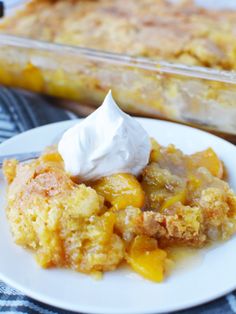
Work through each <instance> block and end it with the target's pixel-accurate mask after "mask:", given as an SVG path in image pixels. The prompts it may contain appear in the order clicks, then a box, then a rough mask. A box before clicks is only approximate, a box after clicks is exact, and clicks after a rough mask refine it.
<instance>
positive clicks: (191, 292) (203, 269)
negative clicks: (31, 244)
mask: <svg viewBox="0 0 236 314" xmlns="http://www.w3.org/2000/svg"><path fill="white" fill-rule="evenodd" d="M138 120H139V121H140V123H141V124H142V125H143V127H144V128H145V129H146V130H147V131H148V133H149V134H150V136H153V137H155V138H156V139H157V140H158V141H159V142H160V143H161V144H164V145H167V144H169V143H174V144H176V145H177V147H179V148H181V149H182V150H183V151H184V152H186V153H192V152H195V151H197V150H202V149H204V148H206V147H208V146H211V147H213V148H214V149H215V151H216V152H217V153H218V154H219V156H220V158H221V159H222V160H223V161H224V163H225V165H226V167H227V168H228V170H229V174H230V177H229V180H230V184H231V186H232V187H233V188H234V190H236V148H235V146H233V145H232V144H229V143H228V142H226V141H224V140H222V139H220V138H217V137H215V136H213V135H210V134H208V133H205V132H202V131H199V130H196V129H193V128H190V127H186V126H181V125H178V124H174V123H168V122H161V121H157V120H151V119H138ZM74 123H75V121H67V122H62V123H56V124H51V125H47V126H43V127H40V128H37V129H34V130H31V131H28V132H25V133H23V134H20V135H18V136H16V137H14V138H12V139H10V140H8V141H6V142H5V143H3V144H2V145H0V154H10V153H16V152H27V151H34V150H37V151H38V150H42V149H43V148H44V147H45V146H46V145H49V144H50V143H52V142H53V141H54V140H55V138H57V136H58V134H60V133H61V132H62V131H64V130H65V129H67V128H68V127H69V126H71V125H72V124H74ZM4 189H5V188H4V182H3V179H2V178H0V252H1V253H0V254H1V258H0V279H2V280H4V281H5V282H6V283H8V284H10V285H11V286H13V287H15V288H16V289H19V290H21V291H22V292H23V293H25V294H27V295H28V296H30V297H32V298H34V299H37V300H39V301H42V302H45V303H48V304H51V305H54V306H58V307H61V308H64V309H67V310H74V311H79V312H86V313H96V314H98V313H102V314H105V313H107V314H114V313H135V314H138V313H160V312H169V311H174V310H179V309H184V308H188V307H191V306H194V305H198V304H201V303H204V302H207V301H211V300H213V299H215V298H217V297H219V296H222V295H224V294H226V293H227V292H230V291H232V290H233V289H235V288H236V267H235V265H236V237H234V238H232V239H231V240H229V241H227V242H225V243H223V244H221V245H218V246H217V247H211V248H208V249H204V250H200V252H199V255H200V258H198V262H196V263H191V265H189V266H188V267H183V268H177V269H176V270H175V271H173V273H172V274H171V275H170V277H169V278H167V279H166V280H165V281H164V282H163V283H161V284H155V283H152V282H150V281H147V280H144V279H142V278H141V277H139V276H138V275H137V274H135V273H133V272H132V271H131V270H128V269H122V270H117V271H114V272H111V273H107V274H105V276H104V278H103V280H100V281H95V280H94V279H92V278H90V277H89V276H86V275H83V274H79V273H75V272H72V271H68V270H63V269H52V270H43V269H40V268H39V266H37V264H36V262H35V261H34V258H33V256H32V255H31V253H29V252H27V251H25V250H23V249H22V248H21V247H19V246H16V245H15V244H14V243H13V242H12V238H11V235H10V232H9V228H8V223H7V220H6V217H5V212H4V195H5V192H4Z"/></svg>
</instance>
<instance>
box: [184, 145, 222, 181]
mask: <svg viewBox="0 0 236 314" xmlns="http://www.w3.org/2000/svg"><path fill="white" fill-rule="evenodd" d="M187 164H188V169H189V170H190V171H193V170H194V168H199V167H205V168H206V169H208V170H209V171H210V173H211V174H212V175H213V176H215V177H218V178H222V177H223V172H224V169H223V164H222V162H221V160H220V159H219V158H218V156H217V154H216V153H215V152H214V150H213V149H212V148H207V149H206V150H203V151H202V152H198V153H195V154H192V155H190V156H189V159H188V161H187Z"/></svg>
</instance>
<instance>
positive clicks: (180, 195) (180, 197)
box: [160, 190, 186, 211]
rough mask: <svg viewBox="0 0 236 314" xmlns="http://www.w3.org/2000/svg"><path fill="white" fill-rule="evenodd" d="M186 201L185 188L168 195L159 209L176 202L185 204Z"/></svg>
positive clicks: (161, 209)
mask: <svg viewBox="0 0 236 314" xmlns="http://www.w3.org/2000/svg"><path fill="white" fill-rule="evenodd" d="M185 201H186V190H181V191H179V192H177V193H176V194H175V195H173V196H171V197H168V198H167V199H166V200H165V201H164V203H163V204H162V205H161V208H160V211H163V210H164V209H166V208H168V207H170V206H172V205H174V204H175V203H177V202H180V203H182V204H185Z"/></svg>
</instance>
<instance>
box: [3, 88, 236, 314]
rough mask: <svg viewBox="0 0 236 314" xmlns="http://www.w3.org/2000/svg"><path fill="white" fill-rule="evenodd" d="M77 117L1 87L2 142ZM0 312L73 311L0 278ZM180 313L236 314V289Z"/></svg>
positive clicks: (42, 100)
mask: <svg viewBox="0 0 236 314" xmlns="http://www.w3.org/2000/svg"><path fill="white" fill-rule="evenodd" d="M74 117H75V115H73V114H72V113H69V112H68V111H65V110H62V109H59V108H56V107H53V106H51V105H50V104H49V102H48V100H47V98H44V97H42V96H38V95H34V94H30V93H23V92H20V91H16V90H13V89H7V88H4V87H0V142H2V141H4V140H6V139H7V138H10V137H12V136H14V135H16V134H18V133H20V132H23V131H25V130H28V129H31V128H34V127H37V126H40V125H44V124H48V123H52V122H57V121H62V120H67V119H71V118H74ZM1 254H4V253H3V252H1ZM216 276H217V274H216ZM235 280H236V278H235ZM219 284H220V282H219ZM173 297H174V296H173ZM170 302H171V300H170ZM0 313H5V314H13V313H17V314H19V313H20V314H23V313H24V314H25V313H27V314H28V313H29V314H36V313H39V314H66V313H67V314H69V313H71V312H68V311H64V310H60V309H56V308H54V307H51V306H48V305H45V304H42V303H40V302H38V301H35V300H32V299H31V298H28V297H27V296H25V295H23V294H21V293H20V292H19V291H16V290H15V289H13V288H11V287H9V286H7V285H6V284H4V283H3V282H1V281H0ZM178 314H236V292H234V293H231V294H229V295H227V296H226V297H223V298H220V299H218V300H216V301H213V302H211V303H208V304H206V305H202V306H198V307H195V308H193V309H191V310H185V311H181V312H178Z"/></svg>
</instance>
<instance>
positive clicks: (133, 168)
mask: <svg viewBox="0 0 236 314" xmlns="http://www.w3.org/2000/svg"><path fill="white" fill-rule="evenodd" d="M157 140H158V138H157ZM3 171H4V175H5V178H6V180H7V182H8V192H7V209H6V213H7V217H8V221H9V224H10V227H11V231H12V235H13V239H14V241H15V242H16V243H17V244H19V245H21V246H23V247H24V248H28V249H30V250H31V251H32V252H33V253H34V254H35V256H36V260H37V262H38V263H39V264H40V265H41V266H42V267H44V268H50V267H62V268H71V269H74V270H76V271H79V272H83V273H86V274H94V275H99V274H100V273H101V272H104V271H109V270H114V269H116V268H118V267H119V266H120V265H121V264H122V263H123V262H127V263H128V264H129V265H130V266H131V267H132V269H133V270H134V271H136V272H137V273H139V274H140V275H142V276H143V277H145V278H147V279H150V280H153V281H156V282H160V281H162V280H163V278H164V276H165V275H166V274H167V273H168V272H169V270H170V268H171V267H172V264H173V263H172V261H171V256H170V255H169V252H170V250H171V248H173V247H181V246H183V247H193V248H199V249H200V248H202V247H203V246H205V245H209V244H211V243H212V242H216V241H220V240H227V239H229V238H230V237H231V236H232V235H233V234H234V233H235V231H236V195H235V194H234V192H233V191H232V190H231V189H230V187H229V185H228V183H227V182H226V178H227V175H226V169H225V167H224V165H223V163H222V162H221V161H220V159H219V158H218V156H217V155H216V153H215V152H214V151H213V149H211V148H208V149H206V150H204V151H201V152H197V153H194V154H192V155H185V154H183V153H182V152H181V151H180V150H178V149H177V148H176V147H175V146H174V145H169V146H167V147H163V146H161V145H159V144H158V142H157V141H156V140H154V139H149V136H148V134H147V132H146V131H145V130H144V129H143V128H142V126H141V125H139V123H138V122H137V121H136V120H135V119H134V118H131V117H130V116H128V115H127V114H125V113H123V112H122V111H121V110H120V109H119V108H118V107H117V105H116V104H115V102H114V101H113V99H112V96H111V93H109V94H108V95H107V97H106V99H105V100H104V103H103V105H102V106H101V107H100V108H99V109H98V110H97V111H95V112H94V113H93V114H91V115H90V116H89V117H88V118H86V119H85V120H83V121H82V122H80V123H79V124H76V125H75V126H73V127H72V128H70V129H68V130H67V131H66V132H65V133H64V135H63V136H62V138H61V140H60V141H59V144H58V146H56V147H54V146H52V147H49V148H46V150H45V151H44V152H43V153H42V155H41V156H40V157H39V158H38V159H35V160H32V161H29V162H27V163H19V162H18V161H16V160H6V161H5V163H4V167H3ZM222 245H223V244H222Z"/></svg>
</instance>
